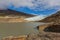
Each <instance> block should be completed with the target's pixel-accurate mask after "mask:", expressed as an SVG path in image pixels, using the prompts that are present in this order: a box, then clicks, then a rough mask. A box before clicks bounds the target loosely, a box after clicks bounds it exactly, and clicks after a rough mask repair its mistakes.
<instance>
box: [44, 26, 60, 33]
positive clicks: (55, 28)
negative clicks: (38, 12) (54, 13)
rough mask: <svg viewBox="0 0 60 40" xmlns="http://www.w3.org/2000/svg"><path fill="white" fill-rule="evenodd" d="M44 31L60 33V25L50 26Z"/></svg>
mask: <svg viewBox="0 0 60 40" xmlns="http://www.w3.org/2000/svg"><path fill="white" fill-rule="evenodd" d="M44 31H45V32H56V33H60V25H50V26H48V27H47V28H45V29H44Z"/></svg>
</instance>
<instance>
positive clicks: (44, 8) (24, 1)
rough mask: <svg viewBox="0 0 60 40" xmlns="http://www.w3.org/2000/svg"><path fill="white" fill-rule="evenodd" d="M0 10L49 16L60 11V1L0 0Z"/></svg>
mask: <svg viewBox="0 0 60 40" xmlns="http://www.w3.org/2000/svg"><path fill="white" fill-rule="evenodd" d="M0 9H3V10H4V9H12V10H16V11H19V12H25V13H27V14H33V15H47V16H48V15H51V14H53V13H55V12H57V11H58V10H60V0H0Z"/></svg>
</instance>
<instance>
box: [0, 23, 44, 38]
mask: <svg viewBox="0 0 60 40" xmlns="http://www.w3.org/2000/svg"><path fill="white" fill-rule="evenodd" d="M41 24H44V23H40V22H22V23H0V39H1V38H3V37H7V36H20V35H27V34H29V33H34V32H35V33H37V32H38V30H37V29H36V27H37V26H38V25H41Z"/></svg>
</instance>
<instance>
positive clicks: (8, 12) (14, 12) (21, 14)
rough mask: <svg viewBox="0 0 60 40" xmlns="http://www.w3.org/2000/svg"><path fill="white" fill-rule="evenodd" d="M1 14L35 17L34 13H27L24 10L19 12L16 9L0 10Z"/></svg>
mask: <svg viewBox="0 0 60 40" xmlns="http://www.w3.org/2000/svg"><path fill="white" fill-rule="evenodd" d="M0 16H25V17H33V16H34V15H31V14H26V13H24V12H18V11H15V10H10V9H8V10H0Z"/></svg>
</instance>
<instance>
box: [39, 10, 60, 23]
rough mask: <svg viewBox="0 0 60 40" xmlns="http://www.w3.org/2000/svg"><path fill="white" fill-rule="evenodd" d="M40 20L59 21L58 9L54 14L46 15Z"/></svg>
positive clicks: (59, 13) (59, 12)
mask: <svg viewBox="0 0 60 40" xmlns="http://www.w3.org/2000/svg"><path fill="white" fill-rule="evenodd" d="M40 22H54V23H60V11H58V12H57V13H55V14H52V15H50V16H48V17H46V18H45V19H43V20H40Z"/></svg>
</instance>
